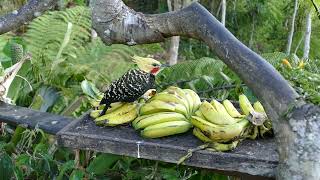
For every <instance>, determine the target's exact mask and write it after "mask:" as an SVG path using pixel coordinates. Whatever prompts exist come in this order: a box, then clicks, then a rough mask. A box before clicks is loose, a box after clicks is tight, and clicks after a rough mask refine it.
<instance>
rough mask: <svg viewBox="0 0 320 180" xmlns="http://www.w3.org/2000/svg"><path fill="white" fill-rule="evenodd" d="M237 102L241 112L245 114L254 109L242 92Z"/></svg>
mask: <svg viewBox="0 0 320 180" xmlns="http://www.w3.org/2000/svg"><path fill="white" fill-rule="evenodd" d="M239 104H240V108H241V110H242V112H243V113H244V114H245V115H246V116H247V115H249V114H250V112H252V111H254V109H253V107H252V105H251V103H250V101H249V99H248V98H247V96H245V95H244V94H241V95H240V96H239Z"/></svg>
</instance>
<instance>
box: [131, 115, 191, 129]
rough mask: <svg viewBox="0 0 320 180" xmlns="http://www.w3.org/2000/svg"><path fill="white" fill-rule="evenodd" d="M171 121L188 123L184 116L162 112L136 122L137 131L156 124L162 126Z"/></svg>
mask: <svg viewBox="0 0 320 180" xmlns="http://www.w3.org/2000/svg"><path fill="white" fill-rule="evenodd" d="M170 121H187V119H186V118H185V116H184V115H182V114H180V113H176V112H160V113H155V114H153V116H149V117H146V118H142V119H141V120H140V121H137V122H135V125H134V128H135V129H143V128H146V127H149V126H152V125H155V124H160V123H164V122H170Z"/></svg>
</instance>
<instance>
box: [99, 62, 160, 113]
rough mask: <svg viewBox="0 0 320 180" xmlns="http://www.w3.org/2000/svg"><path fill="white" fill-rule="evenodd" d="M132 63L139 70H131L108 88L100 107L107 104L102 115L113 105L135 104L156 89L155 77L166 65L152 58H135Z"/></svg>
mask: <svg viewBox="0 0 320 180" xmlns="http://www.w3.org/2000/svg"><path fill="white" fill-rule="evenodd" d="M132 61H133V62H134V63H135V64H136V65H137V66H138V69H131V70H129V71H128V72H126V73H125V74H124V75H123V76H122V77H120V78H119V79H118V80H116V81H114V82H112V83H111V84H110V86H109V87H108V88H107V90H106V92H105V93H104V96H103V98H102V100H101V101H100V105H102V104H105V107H104V109H103V110H102V112H101V113H100V116H101V115H104V114H105V113H106V111H107V109H108V108H109V107H110V104H111V103H114V102H133V101H135V100H137V99H138V98H139V97H141V96H142V95H143V94H144V93H145V92H147V91H148V90H149V89H154V88H155V76H156V75H157V74H158V73H159V72H160V70H162V68H163V67H166V65H162V64H161V63H160V62H159V61H157V60H155V59H152V58H143V57H139V56H133V58H132Z"/></svg>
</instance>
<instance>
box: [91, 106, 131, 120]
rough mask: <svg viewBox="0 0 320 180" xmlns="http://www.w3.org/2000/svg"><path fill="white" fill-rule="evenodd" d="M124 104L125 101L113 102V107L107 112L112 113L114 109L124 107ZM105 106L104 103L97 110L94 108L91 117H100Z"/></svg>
mask: <svg viewBox="0 0 320 180" xmlns="http://www.w3.org/2000/svg"><path fill="white" fill-rule="evenodd" d="M124 104H125V103H123V102H116V103H112V104H111V105H110V106H111V107H110V108H109V109H108V110H107V112H106V114H110V113H112V112H113V111H115V110H117V109H119V108H120V107H122V106H123V105H124ZM104 106H105V105H104V104H103V105H101V106H99V108H98V109H97V110H92V111H91V112H90V117H92V118H97V117H99V115H100V112H101V111H102V109H103V108H104Z"/></svg>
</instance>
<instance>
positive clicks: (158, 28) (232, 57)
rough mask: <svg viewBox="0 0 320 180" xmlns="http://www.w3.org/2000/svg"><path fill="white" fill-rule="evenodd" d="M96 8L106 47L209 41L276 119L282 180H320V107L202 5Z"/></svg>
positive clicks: (113, 2)
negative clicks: (175, 39) (164, 9)
mask: <svg viewBox="0 0 320 180" xmlns="http://www.w3.org/2000/svg"><path fill="white" fill-rule="evenodd" d="M92 7H93V27H94V28H95V29H96V31H97V33H98V35H99V36H100V37H101V38H102V40H103V41H104V42H105V43H107V44H112V43H126V44H129V45H134V44H143V43H154V42H161V41H163V40H164V39H165V38H167V37H171V36H177V35H178V36H186V37H191V38H196V39H200V40H202V41H204V42H206V44H207V45H208V46H209V47H210V48H211V50H213V51H215V52H216V53H217V55H218V56H219V57H220V58H221V59H222V60H223V61H224V62H225V63H226V64H227V65H228V66H229V67H230V68H231V69H232V70H234V71H235V72H236V73H237V74H238V75H239V76H240V78H241V79H242V80H243V81H244V82H245V84H246V85H247V86H248V87H249V88H250V89H252V90H253V92H254V93H255V95H256V96H257V97H258V99H259V100H261V101H262V103H263V105H264V106H265V108H266V110H267V113H268V116H269V117H270V118H271V119H272V123H273V128H274V131H275V134H276V140H277V142H278V151H279V157H280V162H279V172H278V173H277V177H278V178H279V179H301V180H302V179H319V178H320V173H319V172H320V141H319V138H320V133H319V127H320V108H319V107H317V106H314V105H310V104H305V102H304V101H303V100H299V99H298V97H299V96H298V94H297V93H296V92H295V91H294V90H293V88H292V87H291V86H290V85H289V84H288V82H287V81H286V80H285V79H284V78H283V77H282V76H281V75H280V74H279V72H277V71H276V70H275V69H274V67H273V66H271V65H270V64H269V63H268V62H266V61H265V60H264V59H263V58H262V57H260V56H259V55H258V54H256V53H255V52H253V51H252V50H250V49H249V48H248V47H246V46H245V45H244V44H242V43H241V42H240V41H239V40H237V39H236V38H235V37H234V36H233V35H232V34H231V33H230V32H229V31H228V30H227V29H226V28H224V26H223V25H222V24H221V23H220V22H219V21H218V20H216V19H215V18H214V17H213V16H212V15H211V14H210V13H209V12H208V11H207V10H206V9H205V8H203V7H202V6H201V5H200V4H198V3H193V4H191V5H190V6H188V7H186V8H184V9H182V10H179V11H175V12H169V13H164V14H155V15H143V14H140V13H137V12H135V11H133V10H131V9H130V8H128V7H126V6H125V5H124V4H123V2H122V1H121V0H96V1H92ZM287 112H289V113H288V114H287ZM285 114H287V115H288V116H285Z"/></svg>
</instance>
